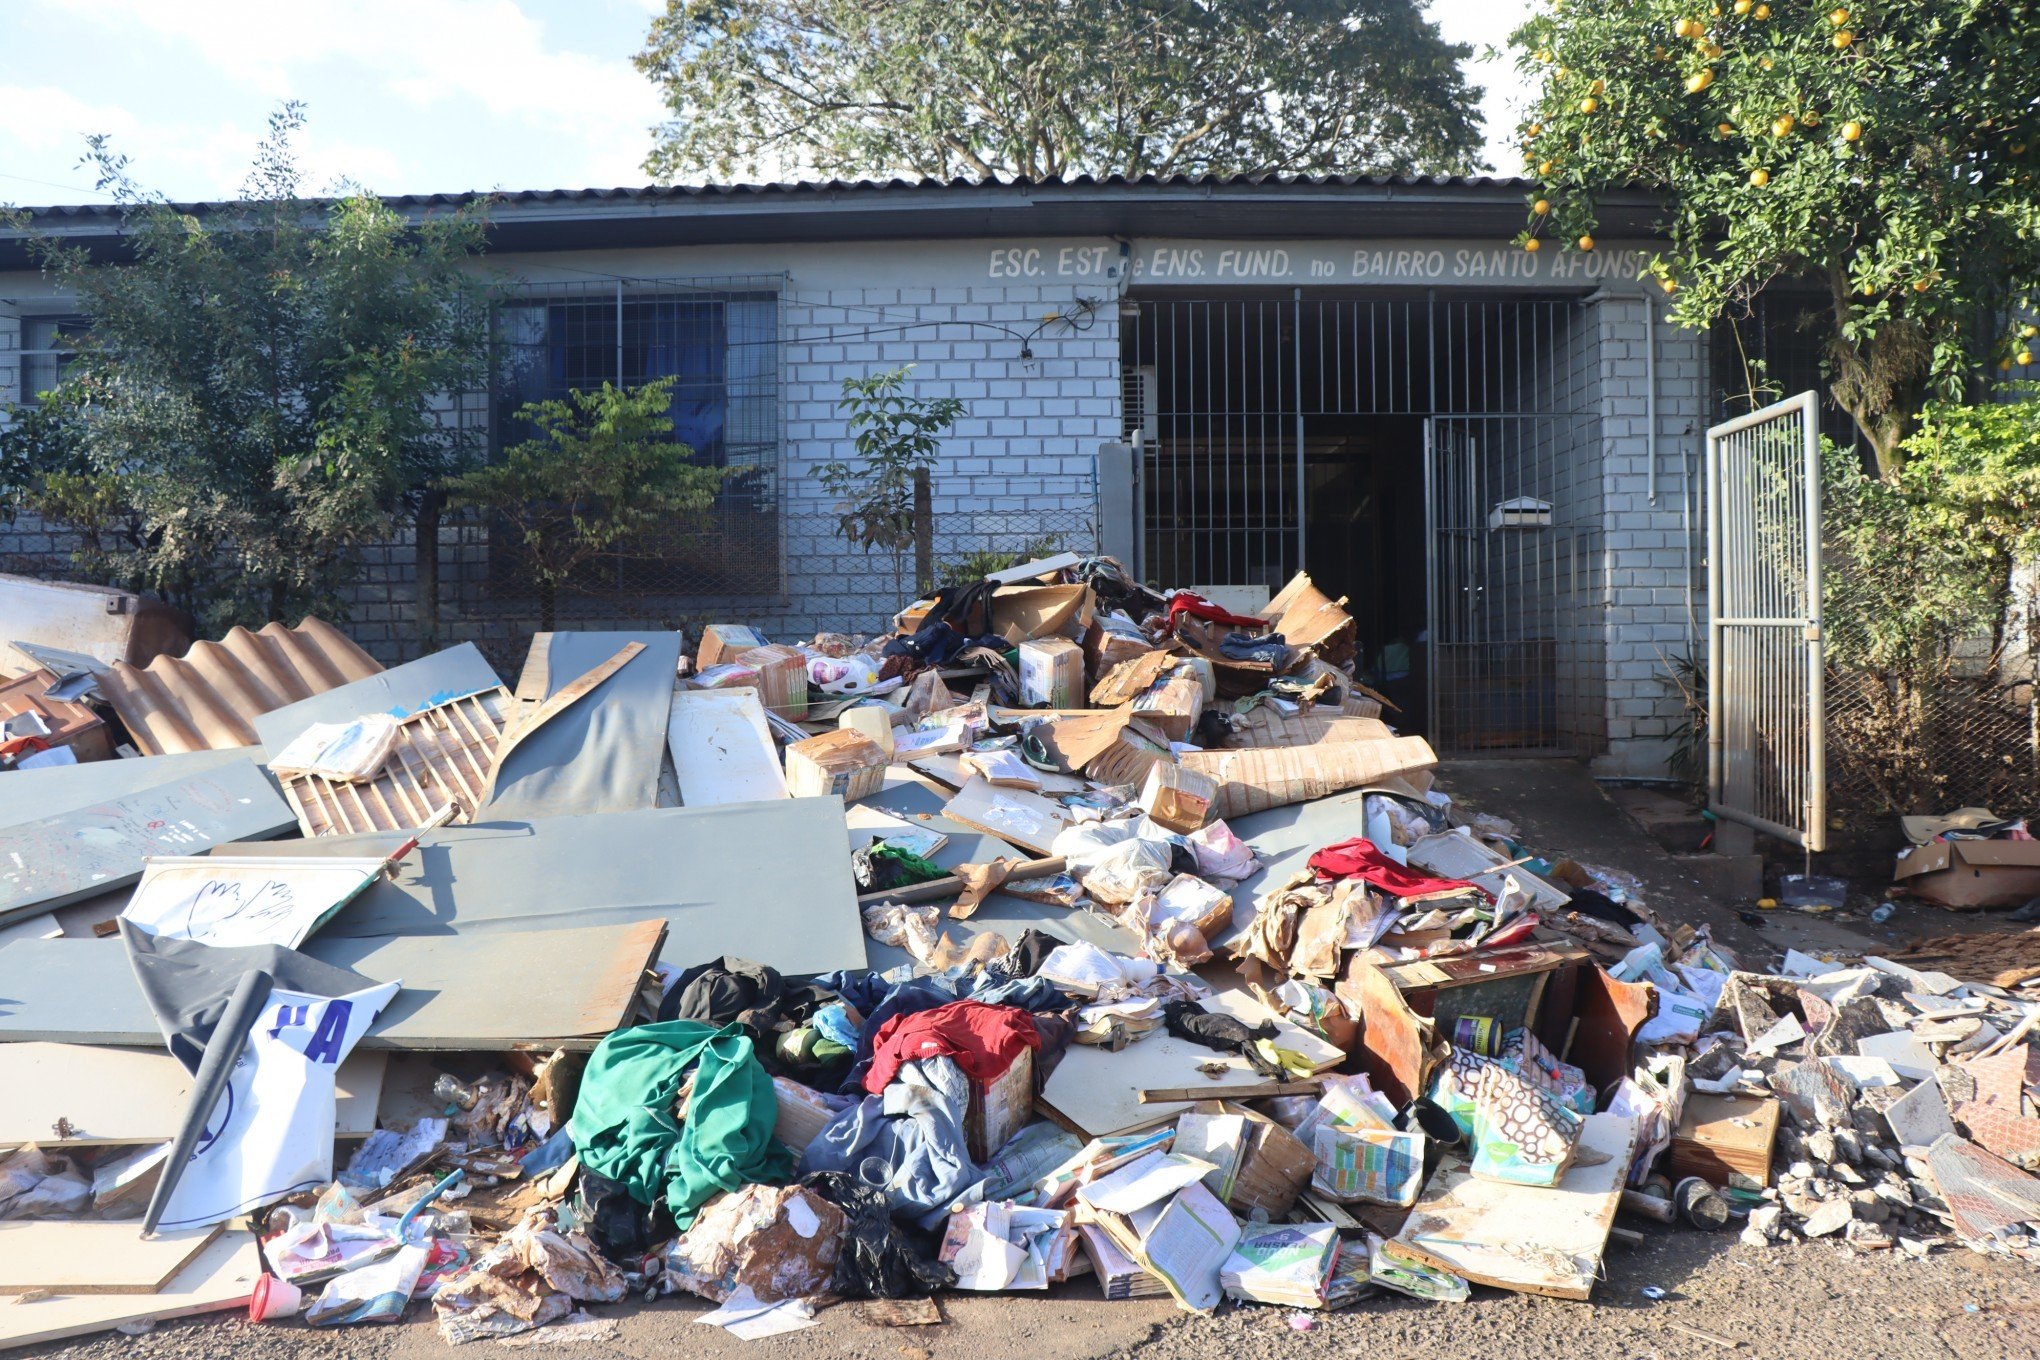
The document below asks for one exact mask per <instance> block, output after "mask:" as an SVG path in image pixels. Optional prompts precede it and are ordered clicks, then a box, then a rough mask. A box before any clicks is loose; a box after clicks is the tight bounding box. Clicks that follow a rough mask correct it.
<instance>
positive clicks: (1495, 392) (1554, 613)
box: [1121, 293, 1600, 751]
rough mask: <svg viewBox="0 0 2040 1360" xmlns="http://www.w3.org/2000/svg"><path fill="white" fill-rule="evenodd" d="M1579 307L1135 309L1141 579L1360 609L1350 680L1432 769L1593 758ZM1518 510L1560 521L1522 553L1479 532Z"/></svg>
mask: <svg viewBox="0 0 2040 1360" xmlns="http://www.w3.org/2000/svg"><path fill="white" fill-rule="evenodd" d="M1582 310H1583V309H1582V308H1581V305H1580V303H1579V302H1578V301H1577V300H1576V299H1570V298H1566V299H1551V298H1485V299H1474V298H1466V299H1460V298H1450V299H1445V298H1440V297H1437V296H1433V295H1424V294H1414V295H1413V294H1408V293H1404V294H1397V295H1391V294H1379V295H1371V296H1370V295H1360V294H1354V295H1321V296H1299V295H1297V294H1295V293H1291V294H1290V295H1289V296H1286V297H1285V296H1280V295H1274V294H1260V295H1253V294H1239V295H1233V296H1221V297H1211V298H1198V299H1178V298H1163V297H1154V298H1137V299H1134V300H1132V301H1129V302H1128V303H1127V304H1126V305H1125V306H1124V307H1123V309H1122V315H1121V336H1122V341H1121V347H1122V362H1123V371H1124V375H1125V384H1126V391H1125V414H1126V427H1127V435H1128V438H1129V439H1136V440H1138V442H1139V443H1140V445H1141V448H1142V451H1143V458H1142V467H1143V470H1142V506H1141V509H1142V515H1143V525H1142V535H1141V540H1140V541H1141V544H1142V552H1143V558H1142V561H1141V563H1140V569H1141V572H1142V574H1143V576H1144V577H1145V578H1146V579H1148V580H1149V581H1151V582H1155V583H1158V584H1162V585H1191V586H1255V587H1264V588H1266V589H1268V590H1270V591H1273V590H1276V589H1279V588H1280V587H1281V585H1282V583H1283V582H1284V581H1286V580H1287V579H1288V578H1289V577H1290V576H1291V575H1292V574H1294V573H1295V571H1296V570H1297V569H1298V568H1299V567H1301V568H1303V569H1305V570H1308V571H1309V572H1310V573H1311V575H1312V576H1313V577H1314V578H1315V579H1316V580H1317V581H1318V583H1319V584H1320V585H1321V586H1322V587H1324V588H1325V589H1327V590H1330V591H1332V592H1333V593H1334V594H1345V595H1346V596H1348V597H1349V599H1348V605H1347V607H1348V609H1349V610H1350V611H1351V612H1352V613H1353V615H1354V619H1355V622H1356V624H1357V627H1358V632H1359V642H1360V655H1361V666H1360V669H1361V673H1362V675H1363V678H1365V679H1366V680H1367V681H1368V683H1370V684H1372V685H1374V686H1375V687H1376V688H1378V689H1381V690H1382V691H1383V692H1384V693H1386V694H1387V695H1388V696H1389V697H1390V698H1391V699H1393V700H1394V701H1395V703H1396V704H1397V705H1398V707H1399V708H1400V709H1401V713H1400V714H1399V715H1397V716H1396V722H1397V725H1398V726H1399V727H1401V728H1403V729H1404V730H1408V731H1416V732H1422V733H1424V734H1425V735H1427V736H1430V737H1431V738H1432V740H1433V741H1434V743H1437V744H1439V745H1440V748H1441V749H1459V750H1483V751H1495V750H1523V751H1532V750H1536V751H1550V750H1578V749H1584V748H1585V747H1586V746H1588V745H1590V744H1591V742H1592V734H1591V732H1589V731H1586V730H1584V729H1585V728H1586V727H1590V726H1591V725H1592V723H1593V722H1594V718H1593V715H1594V714H1595V713H1597V712H1598V711H1599V707H1600V703H1599V694H1598V684H1597V681H1596V679H1595V676H1596V675H1597V674H1598V667H1599V653H1598V651H1595V652H1594V653H1593V655H1592V656H1589V655H1588V654H1587V653H1588V651H1590V650H1592V643H1593V630H1591V629H1582V628H1581V627H1580V626H1579V617H1578V614H1577V611H1574V610H1572V609H1571V608H1570V605H1572V604H1574V603H1578V600H1577V596H1578V593H1579V586H1580V571H1579V564H1580V561H1581V557H1582V552H1583V550H1584V539H1583V537H1582V535H1583V534H1592V535H1598V531H1599V503H1598V494H1599V493H1598V476H1599V474H1598V439H1597V436H1596V437H1591V438H1590V437H1589V434H1590V431H1589V430H1588V428H1587V427H1588V425H1589V424H1590V423H1591V421H1592V420H1593V416H1592V414H1591V413H1590V412H1589V411H1587V410H1585V409H1582V408H1585V407H1586V406H1587V405H1588V402H1587V400H1586V398H1585V395H1584V394H1585V393H1586V391H1587V389H1588V375H1589V373H1590V371H1591V370H1590V365H1589V363H1588V356H1589V353H1590V346H1589V344H1588V343H1587V340H1586V338H1585V337H1586V336H1587V335H1588V333H1589V328H1587V327H1584V326H1581V325H1579V324H1578V321H1579V318H1580V316H1581V314H1582ZM1446 416H1451V417H1454V418H1456V423H1455V424H1454V425H1453V426H1452V427H1451V428H1450V429H1446V430H1444V431H1443V433H1442V435H1441V427H1440V425H1439V421H1440V418H1441V417H1446ZM1468 421H1472V422H1473V423H1472V424H1468V423H1467V422H1468ZM1589 459H1591V460H1592V467H1591V470H1589V468H1588V465H1587V460H1589ZM1522 498H1528V499H1532V500H1535V501H1538V502H1540V503H1543V504H1546V505H1548V506H1550V507H1553V510H1552V513H1550V514H1547V515H1545V516H1544V517H1543V521H1542V522H1540V523H1539V524H1538V525H1537V526H1536V531H1535V532H1534V533H1532V532H1519V531H1517V530H1516V529H1515V527H1514V526H1513V524H1511V525H1507V526H1506V527H1504V528H1503V529H1499V530H1491V529H1490V528H1489V522H1490V518H1491V511H1492V510H1493V506H1494V505H1495V504H1499V503H1500V502H1502V501H1504V500H1515V499H1522ZM1560 633H1565V634H1567V635H1568V639H1569V640H1564V641H1562V640H1561V639H1560V638H1559V636H1558V635H1559V634H1560ZM1589 690H1592V691H1594V692H1592V693H1588V692H1586V691H1589Z"/></svg>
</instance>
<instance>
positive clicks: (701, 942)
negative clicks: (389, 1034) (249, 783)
mask: <svg viewBox="0 0 2040 1360" xmlns="http://www.w3.org/2000/svg"><path fill="white" fill-rule="evenodd" d="M849 837H850V832H849V829H848V827H847V826H846V825H845V823H844V820H843V802H842V800H841V799H840V798H834V797H825V798H779V799H774V800H771V801H769V802H763V803H728V804H724V805H722V806H718V807H704V808H647V809H645V810H644V811H641V812H613V813H608V814H604V815H601V816H593V817H541V818H535V819H533V820H531V821H528V822H484V823H480V824H477V825H474V826H449V827H440V828H437V829H435V830H431V831H427V832H425V833H424V834H423V835H422V836H421V837H420V838H419V845H418V848H417V849H416V850H414V851H412V852H411V853H410V854H409V855H407V856H405V857H404V859H403V860H402V861H401V862H400V863H399V864H398V866H397V868H396V872H395V873H394V875H393V876H391V877H389V878H384V879H382V880H380V881H378V882H376V883H374V884H372V885H371V886H369V887H368V888H367V889H366V890H364V891H363V892H362V894H361V895H360V896H359V897H357V898H355V899H354V900H353V901H352V902H350V903H348V904H347V905H346V906H345V907H343V908H341V909H340V913H339V914H338V915H337V916H335V917H334V918H333V919H332V921H330V922H329V923H328V924H327V925H326V926H325V927H324V928H323V929H321V930H320V932H319V934H318V936H317V937H316V938H317V939H320V940H325V939H331V938H335V937H340V936H350V935H357V936H358V935H391V934H398V933H402V934H412V935H428V934H450V933H452V932H454V931H459V932H460V934H461V936H462V937H463V938H481V937H484V936H486V935H488V934H489V933H491V932H494V931H512V930H515V931H530V930H557V929H561V928H563V927H567V926H580V925H596V924H615V923H620V922H627V921H646V920H654V919H657V920H663V921H665V922H667V923H668V925H669V926H670V927H671V928H670V930H669V931H668V933H667V936H666V948H665V951H664V953H663V954H662V955H661V957H662V958H663V959H664V960H665V961H666V962H667V963H670V964H673V965H675V966H676V967H681V968H685V967H690V966H692V965H694V964H697V963H705V962H707V961H708V960H710V959H714V958H717V957H720V956H721V955H724V954H736V955H740V956H742V957H744V958H750V959H756V960H758V961H759V962H761V963H769V964H771V965H772V966H773V967H774V968H777V969H778V970H779V971H780V972H782V973H785V974H787V975H788V976H806V975H808V974H812V973H826V972H829V971H830V970H832V969H836V968H861V967H863V966H864V927H863V921H862V918H861V917H860V916H859V914H858V911H857V887H856V883H855V881H854V880H853V879H852V878H851V875H850V846H849ZM402 839H403V837H402V836H400V835H395V834H381V835H371V836H320V837H317V838H316V839H313V840H305V841H283V842H279V843H278V844H277V845H275V846H273V847H272V846H264V847H263V850H262V853H264V854H269V853H272V852H276V853H282V854H316V855H363V854H371V855H372V854H376V853H378V852H381V853H388V851H390V850H393V849H395V848H396V845H397V844H398V843H399V842H400V841H401V840H402Z"/></svg>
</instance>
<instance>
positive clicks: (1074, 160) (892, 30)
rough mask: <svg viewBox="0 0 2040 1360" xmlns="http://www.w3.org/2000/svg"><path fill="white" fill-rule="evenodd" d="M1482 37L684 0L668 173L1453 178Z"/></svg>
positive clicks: (1277, 9) (1130, 0) (1194, 3)
mask: <svg viewBox="0 0 2040 1360" xmlns="http://www.w3.org/2000/svg"><path fill="white" fill-rule="evenodd" d="M1466 55H1467V49H1466V48H1463V47H1454V46H1452V45H1449V44H1447V43H1445V42H1443V41H1442V40H1441V39H1440V38H1439V36H1438V33H1437V30H1436V28H1435V27H1434V26H1433V25H1432V24H1431V23H1430V22H1429V21H1428V20H1426V19H1425V18H1424V17H1423V14H1422V12H1421V9H1420V8H1419V6H1418V5H1417V4H1415V3H1413V2H1412V0H1087V3H1084V4H1069V3H1065V0H980V3H976V4H956V3H953V2H952V0H667V5H666V10H665V12H664V13H663V14H661V15H660V16H658V17H657V18H656V19H654V20H653V22H652V27H651V32H650V33H649V35H648V36H647V39H646V44H645V48H644V50H643V51H642V52H641V53H639V54H638V57H637V65H638V69H639V70H641V71H643V72H644V73H645V74H646V75H648V76H650V77H651V78H652V79H653V80H654V81H656V82H657V83H658V84H659V85H660V86H661V87H662V89H663V90H664V92H665V96H666V102H667V106H668V107H669V108H670V109H671V111H672V115H673V116H672V119H671V121H670V122H669V123H668V124H667V125H666V126H665V127H664V128H662V129H661V130H660V142H659V145H658V146H657V147H656V149H655V150H654V151H653V152H652V154H651V156H650V157H649V158H648V159H647V160H646V163H645V168H646V170H647V171H649V172H650V173H651V174H653V175H655V176H657V177H659V178H661V179H677V178H691V177H709V178H723V179H729V178H747V177H748V178H758V177H770V178H783V177H787V176H789V175H790V174H795V173H798V174H806V175H822V176H842V177H859V176H880V175H892V174H915V175H926V176H932V177H936V178H949V177H952V176H957V175H963V176H970V177H988V176H991V175H994V174H997V175H1017V176H1025V177H1028V178H1051V177H1057V176H1064V177H1068V176H1075V175H1080V174H1094V175H1109V174H1125V175H1143V174H1164V175H1165V174H1175V173H1182V174H1206V173H1208V174H1228V173H1249V172H1255V171H1290V172H1298V173H1312V172H1339V173H1363V172H1368V171H1380V172H1396V173H1401V172H1410V171H1417V170H1434V171H1452V170H1464V169H1469V168H1471V165H1472V161H1473V157H1474V154H1475V152H1476V150H1477V148H1478V146H1479V142H1480V133H1479V122H1478V115H1477V114H1476V113H1474V112H1473V107H1474V101H1475V94H1474V91H1473V90H1471V89H1470V88H1469V87H1468V86H1467V84H1466V82H1465V80H1464V78H1463V77H1462V76H1461V74H1460V72H1459V62H1460V60H1461V59H1463V58H1464V57H1465V56H1466Z"/></svg>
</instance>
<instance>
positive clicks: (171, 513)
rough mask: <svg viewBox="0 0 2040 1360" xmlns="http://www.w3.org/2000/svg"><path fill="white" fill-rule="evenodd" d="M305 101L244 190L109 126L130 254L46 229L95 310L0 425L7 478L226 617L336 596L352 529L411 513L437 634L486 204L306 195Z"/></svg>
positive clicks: (381, 529)
mask: <svg viewBox="0 0 2040 1360" xmlns="http://www.w3.org/2000/svg"><path fill="white" fill-rule="evenodd" d="M301 125H302V113H301V111H300V109H299V108H298V107H297V106H296V105H286V106H285V107H283V108H282V109H281V110H280V111H279V112H278V113H277V114H276V115H275V116H274V118H273V119H272V120H271V125H270V131H269V136H268V138H267V139H266V140H265V141H264V142H263V144H262V146H261V149H260V151H259V153H258V156H257V159H256V162H255V165H254V168H253V170H252V171H251V172H250V174H249V176H248V179H247V182H246V184H245V185H244V186H243V190H242V195H243V196H242V198H241V199H240V200H239V201H236V202H234V203H231V204H227V205H223V206H221V207H218V208H215V209H212V210H209V211H208V212H207V213H206V214H205V215H204V216H203V217H200V216H196V215H193V214H190V213H187V212H185V211H183V210H180V209H179V208H177V207H175V206H174V205H172V204H171V203H169V202H168V201H166V200H165V199H164V198H163V197H162V196H161V195H159V194H154V193H151V192H149V191H146V190H144V189H143V188H141V187H140V186H139V185H138V184H137V183H136V182H135V181H134V179H133V177H132V176H131V174H130V172H129V167H128V163H127V161H126V159H125V158H124V157H122V156H120V155H118V154H116V153H115V151H114V150H113V149H112V148H111V147H110V146H109V145H108V144H107V142H106V141H105V140H104V139H95V140H94V141H93V143H92V148H91V160H92V161H93V162H94V163H95V164H96V166H97V168H98V171H99V180H100V187H101V188H103V189H106V190H108V191H110V192H111V193H113V195H114V196H115V198H116V200H117V203H118V205H119V211H120V214H121V217H122V219H123V222H124V225H125V231H126V241H127V246H128V252H129V253H128V258H126V259H125V260H123V261H121V262H119V263H116V264H106V263H102V262H100V261H99V260H97V259H96V258H95V257H94V256H92V255H91V254H90V253H89V252H88V251H86V249H85V248H84V247H82V246H79V245H75V244H67V243H66V242H65V241H64V240H63V239H62V238H60V237H58V238H47V237H38V236H32V237H31V240H32V244H33V245H34V246H35V247H36V248H37V249H38V250H39V251H40V252H41V257H42V263H43V265H44V268H45V269H46V270H47V271H48V273H49V274H50V275H51V276H52V277H53V278H54V279H55V281H56V282H57V283H58V284H59V285H61V286H62V287H63V288H64V290H65V291H66V292H67V293H69V294H70V295H71V297H72V298H74V299H75V305H76V308H77V310H78V311H80V312H83V313H85V314H86V315H87V317H89V319H90V328H89V329H88V330H86V331H85V332H84V333H83V334H81V335H79V336H76V337H73V339H74V342H75V345H76V349H77V358H76V360H75V361H74V362H73V363H72V364H71V365H70V366H69V368H68V369H67V370H66V372H65V374H64V376H63V378H62V379H61V381H60V382H59V384H58V386H57V387H56V388H55V389H54V390H53V391H52V392H50V393H46V394H44V395H43V400H42V404H41V409H40V411H39V412H38V413H37V414H36V416H35V418H33V419H30V420H24V421H19V422H17V423H16V424H15V425H14V427H13V429H12V430H10V431H9V432H8V434H6V435H5V436H0V445H6V446H8V447H11V448H12V449H13V456H12V457H11V458H9V457H6V456H4V455H0V471H6V470H8V469H10V468H11V469H12V471H11V477H10V479H11V480H13V481H14V482H15V483H16V486H15V488H14V492H13V495H12V497H11V499H12V500H13V501H14V502H15V503H16V504H18V505H20V506H23V507H26V508H29V509H33V510H37V511H39V512H41V513H42V514H44V515H45V516H46V517H48V518H51V519H55V520H58V521H60V522H66V523H69V524H72V525H73V526H75V527H77V528H78V529H80V531H81V532H82V533H83V535H84V543H85V554H84V556H85V557H86V559H87V560H86V561H85V563H84V564H83V565H85V566H86V567H87V568H88V569H89V570H92V571H94V572H95V573H96V574H99V575H101V576H102V577H103V578H105V579H109V580H114V581H118V582H120V583H123V584H128V585H132V586H134V587H135V588H139V589H145V590H152V591H155V592H158V593H160V594H162V595H164V596H166V597H167V598H169V599H172V600H174V601H176V602H177V603H179V604H182V605H184V606H185V607H187V608H190V609H191V610H193V612H194V613H196V614H198V615H199V617H200V618H201V620H202V621H203V622H204V623H205V624H206V625H207V627H209V628H211V629H220V628H225V627H227V626H230V625H232V624H237V623H241V624H260V623H262V622H264V621H265V620H268V619H277V618H284V617H285V616H287V615H295V614H299V613H303V612H308V611H328V612H330V611H336V610H338V609H339V607H340V591H341V589H342V588H343V587H344V585H345V584H346V582H347V580H348V578H349V576H350V573H351V569H352V568H353V566H354V565H355V563H356V562H357V561H358V552H357V550H358V549H359V548H360V547H361V546H362V545H363V544H364V543H368V542H373V541H375V540H377V539H379V538H384V537H386V536H387V535H388V533H389V531H390V530H391V528H392V527H393V523H394V521H395V518H396V517H397V516H398V515H399V514H406V515H408V516H409V517H411V519H412V521H413V524H414V526H415V527H416V528H417V530H418V540H419V541H418V565H419V583H420V591H419V594H420V598H419V601H418V604H419V616H420V624H419V634H420V636H419V638H418V641H419V644H420V645H421V646H422V647H425V648H430V647H432V646H434V645H436V634H437V585H436V580H437V577H436V567H437V562H438V553H437V543H438V521H439V515H440V508H441V506H443V505H444V503H445V492H444V490H443V489H442V488H441V486H440V482H441V480H442V479H444V478H445V477H447V476H449V475H452V474H456V473H459V472H461V471H463V470H465V469H467V468H469V467H471V466H472V465H473V464H474V463H475V462H476V461H477V460H478V458H479V456H480V455H481V453H482V451H483V450H482V444H481V440H482V431H481V430H480V428H479V427H478V425H476V424H474V423H471V422H464V421H462V420H461V419H459V417H458V413H457V411H456V409H455V403H454V400H453V398H454V397H455V396H456V395H457V394H463V393H471V392H476V391H481V390H484V389H485V386H486V377H487V372H488V368H487V365H488V356H489V336H488V315H487V301H488V299H487V295H486V284H485V282H484V281H483V280H482V279H481V278H480V277H479V275H478V274H477V272H476V271H475V270H474V269H473V268H472V267H471V266H472V265H473V262H474V258H475V257H476V256H477V255H478V254H479V252H480V251H481V249H482V245H483V228H484V222H483V218H482V213H481V210H480V209H479V208H475V209H470V210H465V211H461V212H455V213H450V214H444V215H439V216H435V217H431V218H428V219H427V220H425V221H423V222H409V221H406V220H405V219H404V218H403V217H402V216H400V215H399V214H398V213H397V212H396V211H395V210H394V209H392V208H391V207H389V206H388V205H387V204H385V203H383V202H382V201H381V200H379V199H376V198H374V197H372V196H369V195H365V194H347V195H345V196H342V197H339V198H336V199H329V200H314V199H311V198H308V197H307V196H306V194H305V192H304V188H303V175H302V173H301V171H300V170H299V167H298V165H297V163H296V160H295V158H294V156H293V154H292V150H291V137H292V134H294V133H295V132H296V131H297V130H298V128H299V127H300V126H301Z"/></svg>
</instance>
